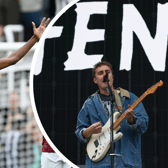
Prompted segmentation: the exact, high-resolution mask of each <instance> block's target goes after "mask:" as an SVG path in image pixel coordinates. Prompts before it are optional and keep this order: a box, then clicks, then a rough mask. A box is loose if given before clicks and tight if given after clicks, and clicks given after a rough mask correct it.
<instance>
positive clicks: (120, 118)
mask: <svg viewBox="0 0 168 168" xmlns="http://www.w3.org/2000/svg"><path fill="white" fill-rule="evenodd" d="M146 96H147V93H146V92H145V93H144V94H142V95H141V97H139V98H138V99H137V100H136V101H135V102H134V103H133V104H132V105H131V106H130V107H129V108H130V109H134V108H135V107H136V106H137V105H138V104H139V103H140V102H141V101H142V100H143V99H144V98H145V97H146ZM125 117H126V113H125V112H124V113H123V114H122V115H121V116H120V117H119V118H118V119H117V120H116V121H115V122H114V123H113V130H115V129H116V128H117V127H118V126H119V125H120V123H121V122H122V121H123V120H124V118H125Z"/></svg>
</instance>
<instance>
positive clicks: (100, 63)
mask: <svg viewBox="0 0 168 168" xmlns="http://www.w3.org/2000/svg"><path fill="white" fill-rule="evenodd" d="M102 65H107V66H108V67H110V69H111V70H112V65H111V64H110V63H109V62H107V61H102V62H98V63H96V64H95V65H94V67H93V69H92V76H93V78H95V70H96V69H97V68H98V67H101V66H102Z"/></svg>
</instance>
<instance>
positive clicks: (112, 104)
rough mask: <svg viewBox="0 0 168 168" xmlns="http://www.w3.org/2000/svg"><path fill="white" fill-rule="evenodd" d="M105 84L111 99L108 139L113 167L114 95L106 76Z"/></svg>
mask: <svg viewBox="0 0 168 168" xmlns="http://www.w3.org/2000/svg"><path fill="white" fill-rule="evenodd" d="M107 84H108V88H107V89H108V91H109V93H110V95H109V97H110V101H111V117H110V125H111V134H110V139H111V148H110V149H111V150H110V152H111V153H110V156H111V168H114V156H115V154H114V137H113V108H114V102H115V97H114V95H113V92H112V90H111V87H110V85H109V81H108V77H107Z"/></svg>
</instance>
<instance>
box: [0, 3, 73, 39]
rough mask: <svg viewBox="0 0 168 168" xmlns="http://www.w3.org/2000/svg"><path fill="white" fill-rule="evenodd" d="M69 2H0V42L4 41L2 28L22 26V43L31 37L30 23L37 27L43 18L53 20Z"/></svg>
mask: <svg viewBox="0 0 168 168" xmlns="http://www.w3.org/2000/svg"><path fill="white" fill-rule="evenodd" d="M70 1H71V0H36V1H34V0H29V1H27V0H0V37H1V38H0V41H5V36H4V26H6V25H9V24H12V25H13V24H21V25H23V26H24V41H27V40H29V39H30V37H31V36H32V34H33V32H32V21H34V23H35V25H36V26H37V27H38V26H39V25H40V23H41V20H42V18H43V17H47V18H51V19H52V18H53V17H54V16H55V15H56V14H57V13H58V12H59V11H60V10H61V9H62V8H63V7H64V6H65V5H66V4H68V3H69V2H70Z"/></svg>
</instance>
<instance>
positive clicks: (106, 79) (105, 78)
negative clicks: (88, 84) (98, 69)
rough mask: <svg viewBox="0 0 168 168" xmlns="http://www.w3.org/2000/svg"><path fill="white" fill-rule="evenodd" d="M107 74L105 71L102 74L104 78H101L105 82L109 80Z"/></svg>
mask: <svg viewBox="0 0 168 168" xmlns="http://www.w3.org/2000/svg"><path fill="white" fill-rule="evenodd" d="M108 74H109V73H108V72H107V73H106V75H105V76H104V78H103V82H107V81H109V80H108Z"/></svg>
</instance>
